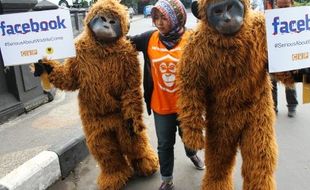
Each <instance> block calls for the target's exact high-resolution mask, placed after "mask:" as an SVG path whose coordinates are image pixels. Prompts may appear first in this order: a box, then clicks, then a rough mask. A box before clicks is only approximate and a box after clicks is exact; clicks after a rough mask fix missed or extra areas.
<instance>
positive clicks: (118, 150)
mask: <svg viewBox="0 0 310 190" xmlns="http://www.w3.org/2000/svg"><path fill="white" fill-rule="evenodd" d="M128 24H129V18H128V14H127V11H126V8H125V6H123V5H121V4H120V3H119V2H118V1H116V0H98V1H97V2H96V3H95V4H94V5H92V7H91V8H90V10H89V12H88V13H87V15H86V18H85V20H84V31H83V32H82V33H81V34H80V36H79V37H78V38H77V39H76V43H75V46H76V51H77V55H76V57H75V58H68V59H66V60H65V62H64V64H60V63H59V62H57V61H54V60H47V59H43V60H42V61H41V62H40V63H39V64H35V75H37V76H40V75H42V74H44V73H45V71H46V72H47V74H48V80H49V81H50V82H51V83H52V84H53V85H54V86H55V87H56V88H59V89H62V90H67V91H74V90H79V94H78V100H79V107H80V116H81V120H82V123H83V129H84V133H85V137H86V141H87V145H88V148H89V150H90V152H91V154H92V155H93V156H94V158H95V159H96V160H97V162H98V164H99V166H100V169H101V173H100V175H99V177H98V181H97V183H98V186H99V189H100V190H117V189H121V188H122V187H123V186H124V185H125V183H126V182H127V180H128V179H129V178H130V177H131V176H132V175H133V174H134V172H135V173H136V174H138V175H144V176H146V175H151V174H153V173H154V172H155V171H156V170H157V169H158V158H157V156H156V153H155V152H154V151H153V149H152V147H151V145H150V143H149V139H148V136H147V132H146V129H145V128H146V127H145V125H144V123H143V120H142V113H143V104H142V92H141V81H142V78H141V70H140V65H139V61H138V57H137V52H136V51H135V49H134V48H133V47H132V45H131V43H130V42H129V41H128V40H127V38H126V34H127V32H128V28H129V27H128Z"/></svg>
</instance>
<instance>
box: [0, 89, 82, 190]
mask: <svg viewBox="0 0 310 190" xmlns="http://www.w3.org/2000/svg"><path fill="white" fill-rule="evenodd" d="M0 139H1V144H0V190H2V189H5V188H4V187H7V188H8V189H10V190H13V189H22V190H27V189H29V190H33V189H45V188H47V187H48V186H50V185H51V184H52V183H54V182H55V181H56V180H58V179H59V178H60V177H66V176H67V175H68V174H69V172H70V171H71V170H72V169H73V168H74V167H75V166H76V164H77V163H79V162H80V161H81V160H83V159H84V158H85V157H86V156H87V155H88V151H87V148H86V145H85V141H84V136H83V131H82V128H81V122H80V118H79V115H78V104H77V93H76V92H75V93H65V92H62V91H59V90H58V91H57V93H56V96H55V99H54V101H52V102H50V103H48V104H45V105H42V106H41V107H39V108H37V109H35V110H33V111H31V112H29V113H27V114H23V115H21V116H19V117H18V118H16V119H14V120H12V121H9V122H7V123H5V124H3V125H1V126H0ZM68 151H69V152H68ZM1 185H3V186H4V187H1Z"/></svg>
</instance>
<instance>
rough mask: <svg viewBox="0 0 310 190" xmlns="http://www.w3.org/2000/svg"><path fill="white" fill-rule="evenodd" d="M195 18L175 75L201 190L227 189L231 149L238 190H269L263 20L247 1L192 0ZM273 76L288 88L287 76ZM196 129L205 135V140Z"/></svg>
mask: <svg viewBox="0 0 310 190" xmlns="http://www.w3.org/2000/svg"><path fill="white" fill-rule="evenodd" d="M192 11H193V13H194V15H195V16H196V17H197V18H199V19H200V21H199V23H198V26H197V28H196V30H195V32H194V33H193V34H192V36H191V37H190V39H189V41H188V44H187V46H186V47H185V49H184V51H183V52H184V53H183V56H182V58H181V60H180V65H179V67H178V70H177V74H178V76H177V77H178V80H177V82H178V85H179V101H178V106H179V109H180V112H179V120H180V123H181V128H182V130H183V141H184V143H185V144H186V146H188V147H189V148H192V149H194V150H197V149H203V148H205V164H206V172H205V175H204V178H203V182H202V186H201V187H202V189H203V190H232V189H234V186H233V181H232V171H233V167H234V164H235V159H236V154H237V150H238V148H239V149H240V151H241V156H242V160H243V163H242V176H243V178H244V181H243V189H244V190H274V189H276V183H275V177H274V172H275V169H276V164H277V144H276V138H275V130H274V121H275V112H274V109H273V108H274V105H273V100H272V94H271V88H272V86H271V81H270V77H269V73H268V70H267V63H268V61H267V47H266V46H267V44H266V43H267V42H266V31H265V20H264V19H265V18H264V15H263V14H262V13H259V12H254V11H252V10H251V9H250V2H249V0H198V2H197V1H196V2H194V3H193V4H192ZM275 77H276V78H277V79H279V80H280V81H282V82H283V83H285V84H286V85H291V84H293V82H294V81H293V77H292V75H291V74H290V73H278V74H275ZM203 130H205V137H204V135H203V134H204V133H203Z"/></svg>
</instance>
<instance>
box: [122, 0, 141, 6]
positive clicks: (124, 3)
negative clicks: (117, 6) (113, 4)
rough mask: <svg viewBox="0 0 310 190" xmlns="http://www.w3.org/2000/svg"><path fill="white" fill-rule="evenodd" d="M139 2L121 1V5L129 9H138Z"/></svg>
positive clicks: (131, 0) (132, 0) (133, 0)
mask: <svg viewBox="0 0 310 190" xmlns="http://www.w3.org/2000/svg"><path fill="white" fill-rule="evenodd" d="M138 2H139V0H121V3H122V4H123V5H126V6H127V7H136V6H137V4H138Z"/></svg>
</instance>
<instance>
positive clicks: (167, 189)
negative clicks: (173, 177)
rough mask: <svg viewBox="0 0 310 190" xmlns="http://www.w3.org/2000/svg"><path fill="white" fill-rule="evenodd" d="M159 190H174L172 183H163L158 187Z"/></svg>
mask: <svg viewBox="0 0 310 190" xmlns="http://www.w3.org/2000/svg"><path fill="white" fill-rule="evenodd" d="M159 190H174V186H173V182H172V181H169V182H167V181H163V182H162V183H161V185H160V187H159Z"/></svg>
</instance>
